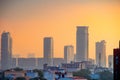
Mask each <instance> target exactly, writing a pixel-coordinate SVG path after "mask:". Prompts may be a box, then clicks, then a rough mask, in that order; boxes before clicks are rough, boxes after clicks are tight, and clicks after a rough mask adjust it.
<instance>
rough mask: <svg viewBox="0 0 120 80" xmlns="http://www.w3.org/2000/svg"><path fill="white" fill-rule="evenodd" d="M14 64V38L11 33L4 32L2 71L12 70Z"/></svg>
mask: <svg viewBox="0 0 120 80" xmlns="http://www.w3.org/2000/svg"><path fill="white" fill-rule="evenodd" d="M11 62H12V38H11V36H10V33H9V32H3V33H2V35H1V69H2V70H6V69H9V68H11Z"/></svg>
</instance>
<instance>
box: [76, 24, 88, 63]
mask: <svg viewBox="0 0 120 80" xmlns="http://www.w3.org/2000/svg"><path fill="white" fill-rule="evenodd" d="M88 35H89V34H88V27H87V26H78V27H77V33H76V61H77V62H80V61H88Z"/></svg>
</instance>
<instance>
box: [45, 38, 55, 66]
mask: <svg viewBox="0 0 120 80" xmlns="http://www.w3.org/2000/svg"><path fill="white" fill-rule="evenodd" d="M44 61H45V63H46V64H48V66H53V38H52V37H45V38H44Z"/></svg>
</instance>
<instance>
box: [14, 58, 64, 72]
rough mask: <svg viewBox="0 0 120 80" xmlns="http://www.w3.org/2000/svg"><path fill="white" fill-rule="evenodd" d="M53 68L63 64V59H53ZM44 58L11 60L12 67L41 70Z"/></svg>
mask: <svg viewBox="0 0 120 80" xmlns="http://www.w3.org/2000/svg"><path fill="white" fill-rule="evenodd" d="M53 61H54V65H55V66H61V63H64V58H53ZM44 63H45V62H44V58H17V60H16V58H13V59H12V67H13V68H15V67H20V68H23V69H24V70H28V69H29V70H33V69H43V64H44ZM16 64H17V66H16Z"/></svg>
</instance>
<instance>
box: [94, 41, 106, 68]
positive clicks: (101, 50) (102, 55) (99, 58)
mask: <svg viewBox="0 0 120 80" xmlns="http://www.w3.org/2000/svg"><path fill="white" fill-rule="evenodd" d="M96 65H97V66H99V67H106V42H105V41H104V40H102V41H101V42H96Z"/></svg>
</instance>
